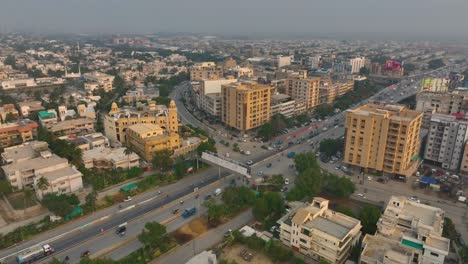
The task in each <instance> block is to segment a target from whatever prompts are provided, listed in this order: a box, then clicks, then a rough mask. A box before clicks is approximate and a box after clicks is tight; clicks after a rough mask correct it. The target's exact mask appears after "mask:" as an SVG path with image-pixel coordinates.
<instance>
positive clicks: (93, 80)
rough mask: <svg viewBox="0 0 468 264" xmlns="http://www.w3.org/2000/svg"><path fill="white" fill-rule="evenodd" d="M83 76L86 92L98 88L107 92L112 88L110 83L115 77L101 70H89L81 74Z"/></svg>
mask: <svg viewBox="0 0 468 264" xmlns="http://www.w3.org/2000/svg"><path fill="white" fill-rule="evenodd" d="M83 77H84V78H85V80H86V83H85V90H86V91H88V92H92V91H94V90H98V89H104V91H106V92H109V91H111V90H112V89H113V87H112V84H113V82H114V79H115V77H114V76H112V75H109V74H105V73H102V72H89V73H85V74H83Z"/></svg>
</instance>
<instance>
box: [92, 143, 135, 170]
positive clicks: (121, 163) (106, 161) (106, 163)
mask: <svg viewBox="0 0 468 264" xmlns="http://www.w3.org/2000/svg"><path fill="white" fill-rule="evenodd" d="M83 165H84V167H85V168H87V169H130V168H134V167H138V166H139V165H140V157H139V156H138V155H137V154H135V153H131V154H129V155H127V154H125V148H105V147H98V148H93V149H90V150H86V151H83Z"/></svg>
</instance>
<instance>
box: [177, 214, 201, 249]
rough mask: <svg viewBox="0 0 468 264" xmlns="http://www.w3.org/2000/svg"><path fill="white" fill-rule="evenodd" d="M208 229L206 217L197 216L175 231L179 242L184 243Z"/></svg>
mask: <svg viewBox="0 0 468 264" xmlns="http://www.w3.org/2000/svg"><path fill="white" fill-rule="evenodd" d="M207 230H208V222H207V220H206V218H196V219H194V220H193V221H191V222H190V223H188V224H186V225H184V226H182V227H181V228H179V229H178V230H177V231H175V232H174V233H173V236H174V238H175V239H176V241H177V243H179V244H184V243H187V242H188V241H190V240H192V239H194V238H196V237H198V236H200V235H201V234H203V233H205V232H206V231H207Z"/></svg>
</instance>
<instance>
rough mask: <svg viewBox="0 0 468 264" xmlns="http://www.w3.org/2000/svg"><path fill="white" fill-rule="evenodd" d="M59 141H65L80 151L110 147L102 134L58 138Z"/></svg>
mask: <svg viewBox="0 0 468 264" xmlns="http://www.w3.org/2000/svg"><path fill="white" fill-rule="evenodd" d="M59 139H62V140H66V141H68V142H70V143H72V144H74V145H75V146H76V147H77V148H79V149H81V150H82V151H86V150H90V149H94V148H107V147H110V144H109V139H107V138H106V137H105V136H104V135H103V134H102V133H92V134H88V135H83V136H75V135H66V136H61V137H59Z"/></svg>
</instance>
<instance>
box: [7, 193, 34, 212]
mask: <svg viewBox="0 0 468 264" xmlns="http://www.w3.org/2000/svg"><path fill="white" fill-rule="evenodd" d="M8 201H9V202H10V204H11V206H12V207H13V209H15V210H23V209H26V208H28V207H31V206H34V205H36V204H37V203H36V201H35V196H29V197H28V196H25V195H24V193H22V192H21V193H14V194H11V195H9V196H8Z"/></svg>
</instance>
